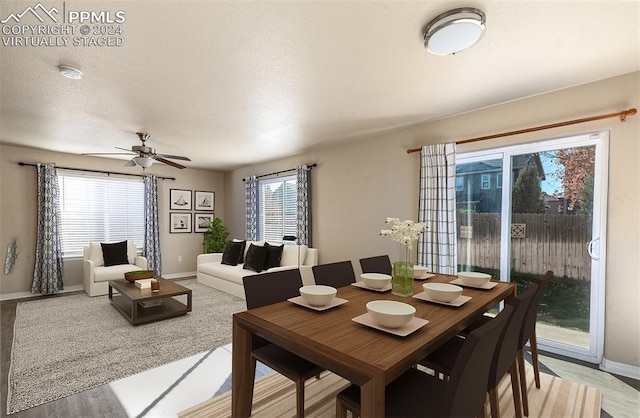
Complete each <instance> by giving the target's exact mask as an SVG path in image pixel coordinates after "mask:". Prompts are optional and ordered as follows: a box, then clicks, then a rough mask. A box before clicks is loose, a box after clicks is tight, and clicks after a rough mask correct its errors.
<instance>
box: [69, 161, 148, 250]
mask: <svg viewBox="0 0 640 418" xmlns="http://www.w3.org/2000/svg"><path fill="white" fill-rule="evenodd" d="M58 183H59V186H60V236H61V244H62V253H63V256H64V257H78V256H82V248H83V246H85V245H87V244H88V243H89V242H90V241H98V242H117V241H124V240H126V239H132V240H134V241H135V243H136V247H137V248H138V249H139V250H140V249H142V246H143V244H144V223H145V221H144V182H143V180H142V178H134V177H132V178H119V177H107V176H96V175H84V174H77V173H73V172H69V171H64V170H58Z"/></svg>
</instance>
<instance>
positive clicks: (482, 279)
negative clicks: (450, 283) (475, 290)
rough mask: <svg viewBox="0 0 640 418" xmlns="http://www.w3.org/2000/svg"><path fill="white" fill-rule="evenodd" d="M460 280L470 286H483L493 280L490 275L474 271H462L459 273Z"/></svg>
mask: <svg viewBox="0 0 640 418" xmlns="http://www.w3.org/2000/svg"><path fill="white" fill-rule="evenodd" d="M458 278H460V280H462V283H464V284H468V285H470V286H483V285H485V284H486V283H488V282H489V280H491V275H490V274H485V273H476V272H473V271H461V272H458Z"/></svg>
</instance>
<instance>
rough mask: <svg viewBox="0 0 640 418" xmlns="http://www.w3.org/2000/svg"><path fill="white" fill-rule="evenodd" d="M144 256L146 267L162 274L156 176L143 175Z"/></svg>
mask: <svg viewBox="0 0 640 418" xmlns="http://www.w3.org/2000/svg"><path fill="white" fill-rule="evenodd" d="M144 256H145V257H146V258H147V268H148V269H149V270H153V271H154V272H155V273H156V275H157V276H160V275H161V274H162V256H161V255H160V223H159V222H158V178H157V177H156V176H154V175H147V176H144Z"/></svg>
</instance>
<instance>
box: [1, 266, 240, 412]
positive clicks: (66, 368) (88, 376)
mask: <svg viewBox="0 0 640 418" xmlns="http://www.w3.org/2000/svg"><path fill="white" fill-rule="evenodd" d="M180 284H181V285H183V286H185V287H188V288H190V289H192V290H193V299H192V303H193V305H192V309H193V310H192V312H190V313H188V314H187V315H184V316H180V317H176V318H171V319H166V320H163V321H158V322H153V323H150V324H144V325H137V326H134V325H131V324H130V323H129V322H128V321H127V320H126V319H125V318H124V317H123V316H122V315H120V313H119V312H118V311H116V309H115V308H114V307H113V306H111V302H110V301H109V299H108V297H107V296H99V297H93V298H90V297H88V296H86V295H84V294H83V295H73V296H64V297H58V298H52V299H46V300H36V301H29V302H21V303H19V304H18V305H17V306H16V319H15V323H14V331H13V346H12V349H11V366H10V369H9V379H8V380H9V384H8V395H7V414H12V413H14V412H18V411H21V410H24V409H27V408H31V407H34V406H37V405H40V404H43V403H45V402H49V401H52V400H55V399H59V398H63V397H66V396H69V395H72V394H74V393H77V392H81V391H84V390H87V389H90V388H93V387H96V386H100V385H103V384H106V383H109V382H111V381H114V380H117V379H121V378H123V377H127V376H130V375H132V374H136V373H139V372H142V371H145V370H149V369H152V368H154V367H157V366H160V365H163V364H167V363H170V362H173V361H176V360H179V359H182V358H185V357H189V356H192V355H194V354H198V353H201V352H203V351H207V350H210V349H212V348H215V347H219V346H221V345H224V344H227V343H229V342H231V336H232V334H231V328H232V314H233V313H235V312H240V311H243V310H245V309H246V303H245V301H244V300H242V299H239V298H237V297H235V296H231V295H229V294H226V293H223V292H219V291H217V290H215V289H212V288H210V287H207V286H204V285H201V284H199V283H197V282H196V280H195V279H193V280H185V281H181V282H180Z"/></svg>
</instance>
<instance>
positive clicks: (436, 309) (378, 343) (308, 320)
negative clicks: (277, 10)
mask: <svg viewBox="0 0 640 418" xmlns="http://www.w3.org/2000/svg"><path fill="white" fill-rule="evenodd" d="M456 279H457V277H456V276H450V275H442V274H435V275H433V276H432V277H429V278H428V279H426V280H414V295H413V296H397V295H394V294H392V293H391V292H390V291H386V292H382V291H376V290H371V289H366V288H363V287H360V286H362V284H361V283H362V282H357V283H356V284H352V285H349V286H344V287H341V288H338V291H337V294H336V297H337V298H340V299H344V300H346V302H344V303H342V304H334V305H335V306H332V307H331V308H328V309H324V310H318V309H317V308H316V309H312V308H309V307H307V306H302V305H301V304H297V303H293V302H291V301H284V302H279V303H275V304H272V305H267V306H263V307H259V308H255V309H249V310H246V311H243V312H239V313H236V314H234V315H233V344H232V375H231V379H232V395H231V396H232V401H231V412H232V416H233V417H248V416H249V415H250V414H251V404H252V396H253V385H254V376H253V371H252V368H251V339H252V336H253V335H257V336H260V337H262V338H264V339H266V340H269V341H270V342H272V343H274V344H277V345H278V346H280V347H282V348H284V349H286V350H289V351H291V352H292V353H295V354H296V355H298V356H300V357H303V358H305V359H307V360H308V361H311V362H313V363H315V364H317V365H318V366H321V367H323V368H325V369H326V370H329V371H331V372H333V373H335V374H337V375H339V376H341V377H343V378H344V379H346V380H348V381H350V382H351V383H353V384H356V385H358V386H360V394H361V397H360V402H361V414H362V415H361V416H362V417H382V416H384V411H385V387H386V385H387V384H389V383H390V382H392V381H393V380H394V379H396V378H397V377H398V376H400V375H401V374H402V373H404V372H405V371H406V370H408V369H409V368H411V367H412V366H414V365H415V364H417V363H418V361H420V360H421V359H423V358H424V357H426V356H427V355H428V354H429V353H431V352H432V351H433V350H435V349H436V348H437V347H439V346H440V345H441V344H443V343H444V342H446V341H447V340H449V339H450V338H452V337H454V336H455V335H456V334H457V333H459V332H460V331H462V330H463V329H464V328H465V327H466V326H468V325H469V324H470V323H471V322H473V321H474V320H475V319H477V318H478V317H479V316H480V315H482V314H483V313H485V312H487V311H488V310H490V309H491V308H493V307H495V306H497V305H498V304H499V303H500V302H501V301H503V300H508V299H509V298H510V297H513V296H514V295H515V294H516V287H515V284H513V283H509V282H499V281H495V282H494V281H491V282H489V283H490V284H491V286H493V287H492V288H491V289H479V288H471V287H463V291H462V296H467V297H470V299H468V298H464V299H465V303H463V304H461V305H460V306H452V305H450V304H441V303H434V302H430V301H426V300H423V299H419V297H420V296H424V293H422V292H423V288H422V285H423V283H433V282H441V283H448V282H451V281H453V280H456ZM358 284H359V285H358ZM491 286H487V287H491ZM373 300H393V301H399V302H404V303H407V304H410V305H412V306H413V307H415V309H416V312H415V315H414V320H415V321H416V322H417V321H420V324H422V325H420V324H418V325H420V326H416V327H417V328H416V327H414V328H416V329H412V330H411V332H408V333H406V335H396V334H395V333H393V332H396V333H398V331H397V330H389V329H380V328H375V327H372V326H370V324H369V325H366V324H363V323H362V322H363V321H359V322H356V320H354V318H356V319H361V318H366V317H367V315H366V314H367V308H366V304H367V303H368V302H370V301H373ZM425 320H426V321H425ZM412 321H413V320H412ZM427 321H428V322H427ZM364 322H366V321H364ZM416 401H419V400H416Z"/></svg>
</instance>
